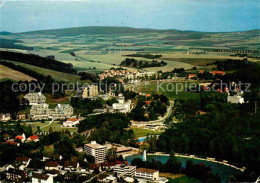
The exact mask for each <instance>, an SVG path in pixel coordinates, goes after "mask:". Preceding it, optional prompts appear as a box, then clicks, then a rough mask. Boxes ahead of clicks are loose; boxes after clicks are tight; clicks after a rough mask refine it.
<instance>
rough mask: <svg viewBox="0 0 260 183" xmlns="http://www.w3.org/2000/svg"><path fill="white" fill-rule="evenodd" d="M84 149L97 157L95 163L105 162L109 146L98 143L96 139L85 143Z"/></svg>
mask: <svg viewBox="0 0 260 183" xmlns="http://www.w3.org/2000/svg"><path fill="white" fill-rule="evenodd" d="M84 151H86V152H87V154H89V155H92V156H94V157H95V163H103V162H104V161H105V158H106V153H107V147H106V146H103V145H100V144H98V143H96V141H91V143H89V144H85V145H84Z"/></svg>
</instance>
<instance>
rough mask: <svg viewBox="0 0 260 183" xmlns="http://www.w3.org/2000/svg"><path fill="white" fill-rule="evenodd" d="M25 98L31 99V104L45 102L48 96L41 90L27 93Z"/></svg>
mask: <svg viewBox="0 0 260 183" xmlns="http://www.w3.org/2000/svg"><path fill="white" fill-rule="evenodd" d="M24 98H25V99H27V100H28V101H29V105H36V104H44V103H45V102H46V97H45V96H44V95H43V94H42V93H41V92H38V93H27V94H26V95H25V96H24Z"/></svg>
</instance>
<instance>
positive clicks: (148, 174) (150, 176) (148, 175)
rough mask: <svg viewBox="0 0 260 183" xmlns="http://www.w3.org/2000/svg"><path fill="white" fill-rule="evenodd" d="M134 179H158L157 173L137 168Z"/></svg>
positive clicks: (156, 171) (152, 170)
mask: <svg viewBox="0 0 260 183" xmlns="http://www.w3.org/2000/svg"><path fill="white" fill-rule="evenodd" d="M135 176H136V177H140V178H146V179H152V180H158V179H159V171H158V170H154V169H148V168H138V169H137V170H136V172H135Z"/></svg>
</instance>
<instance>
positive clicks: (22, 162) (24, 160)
mask: <svg viewBox="0 0 260 183" xmlns="http://www.w3.org/2000/svg"><path fill="white" fill-rule="evenodd" d="M30 161H31V159H30V158H26V157H16V158H15V163H17V164H20V165H22V168H21V169H24V168H26V167H28V165H29V164H30Z"/></svg>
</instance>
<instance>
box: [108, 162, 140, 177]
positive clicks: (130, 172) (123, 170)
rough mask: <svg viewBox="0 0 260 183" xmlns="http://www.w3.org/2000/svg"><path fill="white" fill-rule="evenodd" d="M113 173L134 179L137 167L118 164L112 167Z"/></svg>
mask: <svg viewBox="0 0 260 183" xmlns="http://www.w3.org/2000/svg"><path fill="white" fill-rule="evenodd" d="M112 169H113V172H115V173H117V174H118V175H125V176H130V177H133V176H134V175H135V171H136V166H128V165H124V164H117V165H115V166H113V167H112Z"/></svg>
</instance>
